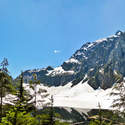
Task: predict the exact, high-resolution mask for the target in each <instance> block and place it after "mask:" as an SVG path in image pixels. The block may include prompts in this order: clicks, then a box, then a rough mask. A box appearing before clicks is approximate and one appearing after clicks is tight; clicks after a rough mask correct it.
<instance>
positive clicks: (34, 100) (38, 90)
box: [30, 74, 49, 116]
mask: <svg viewBox="0 0 125 125" xmlns="http://www.w3.org/2000/svg"><path fill="white" fill-rule="evenodd" d="M38 85H40V81H39V80H37V75H36V74H33V80H32V81H30V88H31V89H32V90H33V91H34V93H32V95H31V97H32V100H31V101H30V102H31V104H33V105H34V108H35V110H34V116H36V114H37V106H38V104H39V105H42V107H45V106H47V105H48V103H46V102H45V100H44V99H45V98H47V97H48V96H49V94H48V93H47V90H46V89H42V88H38ZM37 96H41V98H40V99H38V98H37Z"/></svg>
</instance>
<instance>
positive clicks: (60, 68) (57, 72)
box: [46, 66, 74, 76]
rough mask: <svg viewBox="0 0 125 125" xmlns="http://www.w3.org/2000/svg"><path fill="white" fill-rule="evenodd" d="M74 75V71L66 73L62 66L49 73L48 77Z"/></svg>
mask: <svg viewBox="0 0 125 125" xmlns="http://www.w3.org/2000/svg"><path fill="white" fill-rule="evenodd" d="M65 73H68V74H74V71H65V70H64V69H63V68H62V67H61V66H60V67H57V68H55V69H54V70H51V71H48V73H47V74H46V75H51V76H55V75H61V74H65Z"/></svg>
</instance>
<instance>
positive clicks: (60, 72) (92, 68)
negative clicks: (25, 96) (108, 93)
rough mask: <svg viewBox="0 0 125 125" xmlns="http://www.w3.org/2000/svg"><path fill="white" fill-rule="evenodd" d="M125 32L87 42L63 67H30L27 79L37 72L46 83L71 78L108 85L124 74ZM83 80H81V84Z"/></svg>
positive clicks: (65, 81)
mask: <svg viewBox="0 0 125 125" xmlns="http://www.w3.org/2000/svg"><path fill="white" fill-rule="evenodd" d="M124 64H125V32H122V31H118V32H117V33H116V34H115V35H112V36H109V37H107V38H104V39H100V40H97V41H94V42H88V43H86V44H84V45H83V46H82V47H81V48H80V49H79V50H77V51H76V52H75V53H74V54H73V55H72V56H71V58H69V60H67V61H65V62H64V63H63V64H62V65H61V66H60V67H57V68H52V67H50V66H48V67H47V68H43V69H34V70H27V71H25V72H24V81H25V83H28V81H29V80H31V79H32V74H33V73H36V74H37V77H38V79H39V80H40V81H41V83H43V84H44V85H48V86H62V85H67V84H68V83H69V82H72V86H75V85H77V84H78V83H80V82H82V83H84V82H85V81H87V84H88V85H89V86H91V87H92V88H93V89H98V88H99V87H100V88H102V89H107V88H110V87H112V85H113V84H114V83H115V82H119V81H122V80H123V77H124V76H125V65H124ZM82 83H81V84H82Z"/></svg>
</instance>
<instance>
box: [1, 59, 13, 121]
mask: <svg viewBox="0 0 125 125" xmlns="http://www.w3.org/2000/svg"><path fill="white" fill-rule="evenodd" d="M7 66H8V61H7V59H6V58H4V60H3V61H2V62H1V64H0V67H1V68H0V122H1V119H2V116H3V97H4V96H5V94H6V93H7V91H6V90H10V89H11V88H12V86H11V77H10V76H9V75H8V70H7Z"/></svg>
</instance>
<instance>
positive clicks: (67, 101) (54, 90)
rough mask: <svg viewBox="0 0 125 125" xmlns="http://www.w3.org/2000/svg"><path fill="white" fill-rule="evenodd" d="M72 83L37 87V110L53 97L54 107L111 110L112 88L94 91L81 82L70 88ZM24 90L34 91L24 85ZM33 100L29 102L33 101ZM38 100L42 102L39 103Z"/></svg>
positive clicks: (7, 98) (9, 102) (6, 101)
mask: <svg viewBox="0 0 125 125" xmlns="http://www.w3.org/2000/svg"><path fill="white" fill-rule="evenodd" d="M71 86H72V83H71V82H70V83H68V84H66V85H65V86H58V87H47V86H44V85H43V84H40V85H37V88H36V91H37V105H36V106H37V108H38V109H41V108H42V107H43V105H44V104H46V103H48V102H50V97H51V95H53V98H54V107H69V108H80V109H98V108H99V104H100V105H101V108H102V109H112V108H111V105H112V101H113V98H114V97H111V96H110V93H111V91H112V88H110V89H107V90H103V89H100V88H98V89H97V90H94V89H93V88H92V87H91V86H90V85H88V83H87V82H85V83H82V81H81V82H80V83H79V84H77V85H75V86H73V87H71ZM24 87H25V89H26V90H27V91H28V92H29V93H30V94H31V95H33V94H34V91H33V90H32V89H31V88H30V87H29V85H28V84H24ZM40 89H46V90H47V93H48V94H49V96H48V97H47V98H44V94H45V93H39V92H38V91H39V90H40ZM15 98H16V97H15V96H13V95H10V94H9V95H7V96H6V97H5V98H4V100H3V101H4V102H3V104H5V103H8V104H13V103H12V101H13V100H14V99H15ZM34 99H35V98H33V99H32V100H31V102H32V101H34ZM40 100H44V101H42V102H40Z"/></svg>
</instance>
